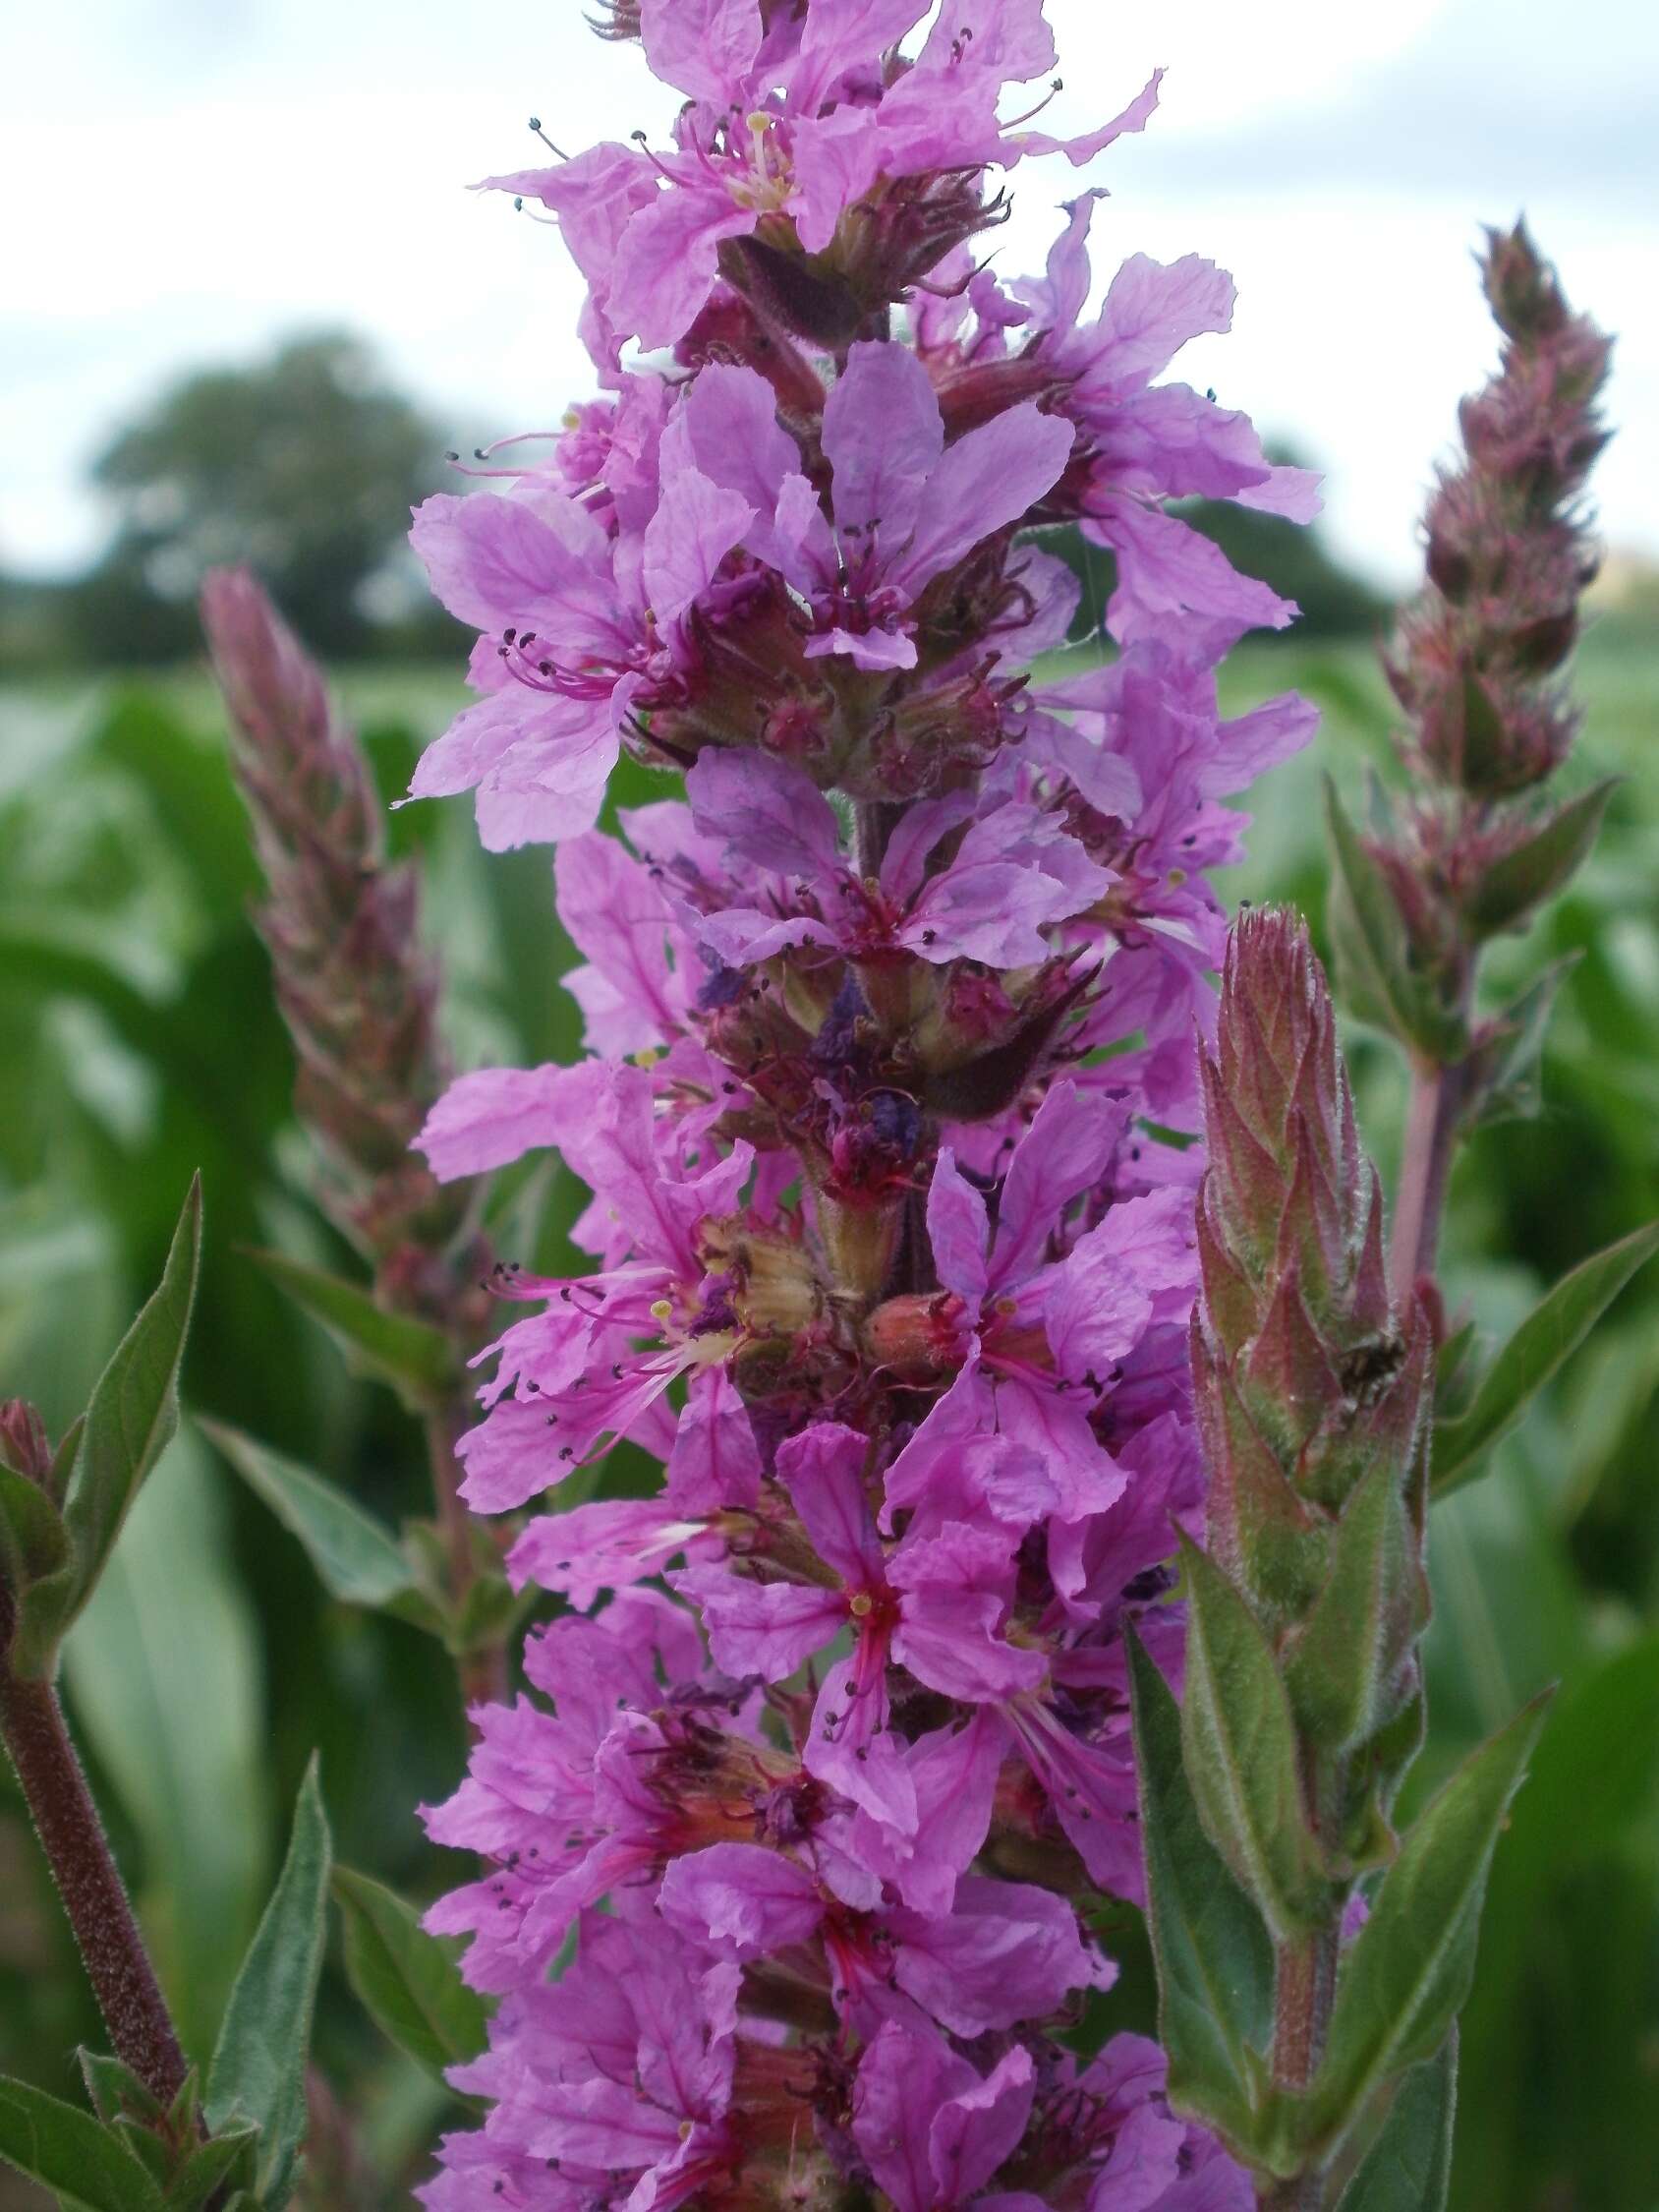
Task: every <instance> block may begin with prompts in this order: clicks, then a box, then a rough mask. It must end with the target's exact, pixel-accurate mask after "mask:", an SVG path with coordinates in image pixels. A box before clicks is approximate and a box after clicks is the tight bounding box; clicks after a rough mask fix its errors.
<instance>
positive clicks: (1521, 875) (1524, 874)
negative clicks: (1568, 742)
mask: <svg viewBox="0 0 1659 2212" xmlns="http://www.w3.org/2000/svg"><path fill="white" fill-rule="evenodd" d="M1618 785H1619V778H1618V777H1616V776H1610V777H1609V778H1608V779H1607V780H1606V782H1605V783H1601V784H1595V785H1592V786H1591V787H1590V788H1589V790H1587V791H1580V792H1579V794H1578V796H1577V797H1576V798H1574V799H1569V800H1568V802H1567V804H1566V805H1565V806H1559V807H1557V808H1556V810H1555V812H1554V813H1553V814H1552V815H1550V816H1549V818H1548V820H1547V821H1545V822H1544V823H1542V824H1541V825H1540V827H1539V828H1538V829H1536V830H1534V832H1533V833H1532V835H1531V836H1530V837H1529V838H1526V839H1525V840H1523V842H1522V843H1521V844H1517V845H1516V846H1514V847H1513V848H1512V849H1511V850H1510V851H1508V852H1506V853H1505V854H1504V856H1503V857H1502V859H1499V860H1495V861H1494V862H1493V863H1492V865H1491V866H1490V867H1489V868H1487V869H1486V870H1485V871H1484V872H1483V873H1482V875H1481V876H1480V878H1479V880H1478V881H1477V882H1476V883H1474V884H1473V885H1472V886H1471V887H1470V889H1469V891H1468V893H1467V895H1466V896H1465V897H1464V899H1463V901H1462V910H1463V914H1464V917H1465V919H1466V920H1467V922H1468V924H1469V927H1470V929H1471V930H1472V931H1473V933H1474V935H1475V936H1476V937H1491V936H1494V935H1496V933H1497V932H1498V931H1499V930H1501V929H1516V928H1518V927H1519V926H1520V924H1521V923H1522V922H1524V921H1525V919H1526V917H1527V915H1528V914H1530V913H1531V911H1532V909H1533V908H1534V906H1537V905H1539V904H1541V903H1542V902H1543V901H1544V900H1546V899H1548V898H1551V897H1552V896H1553V895H1554V894H1555V893H1556V892H1558V891H1559V890H1560V889H1561V887H1562V885H1563V884H1564V883H1566V882H1567V880H1568V878H1569V877H1570V876H1571V875H1573V872H1574V870H1575V869H1576V868H1577V867H1578V865H1579V863H1580V862H1581V861H1582V859H1583V858H1584V855H1585V854H1586V853H1587V852H1588V851H1589V849H1590V847H1591V845H1592V844H1594V843H1595V841H1596V833H1597V831H1598V830H1599V829H1600V828H1601V818H1602V816H1603V815H1604V814H1605V813H1606V812H1607V802H1608V800H1609V799H1610V798H1611V797H1612V796H1613V793H1614V791H1615V790H1616V789H1617V787H1618Z"/></svg>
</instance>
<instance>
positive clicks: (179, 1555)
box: [64, 1429, 269, 2053]
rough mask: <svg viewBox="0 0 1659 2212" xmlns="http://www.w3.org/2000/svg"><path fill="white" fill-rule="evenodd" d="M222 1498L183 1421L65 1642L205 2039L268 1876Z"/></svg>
mask: <svg viewBox="0 0 1659 2212" xmlns="http://www.w3.org/2000/svg"><path fill="white" fill-rule="evenodd" d="M225 1503H226V1500H225V1497H224V1495H223V1489H222V1484H219V1483H216V1482H215V1480H214V1472H213V1470H211V1469H210V1468H209V1466H208V1464H207V1455H206V1453H205V1452H204V1451H203V1450H202V1448H201V1446H200V1442H199V1441H198V1439H197V1438H196V1437H195V1436H194V1435H193V1434H191V1433H190V1432H189V1430H188V1429H187V1430H186V1431H185V1432H184V1433H183V1434H182V1435H179V1436H177V1437H175V1438H174V1440H173V1442H172V1444H171V1445H170V1446H169V1448H168V1450H167V1452H166V1453H165V1455H164V1456H163V1458H162V1461H161V1464H160V1466H159V1467H157V1468H156V1470H155V1472H154V1474H153V1475H152V1476H151V1477H150V1479H149V1481H148V1482H147V1483H146V1484H144V1486H143V1492H142V1494H141V1495H140V1498H139V1502H138V1504H137V1505H136V1506H135V1507H134V1508H133V1513H132V1517H131V1518H130V1520H129V1521H128V1523H127V1526H126V1528H125V1529H124V1530H123V1531H122V1535H121V1542H120V1543H119V1544H118V1545H117V1546H116V1549H115V1552H114V1554H113V1556H112V1557H111V1559H110V1562H109V1565H108V1567H107V1568H106V1569H105V1571H104V1575H103V1579H102V1581H101V1582H100V1583H99V1585H98V1588H97V1590H96V1592H95V1593H94V1595H93V1598H92V1601H91V1603H90V1604H89V1605H88V1606H87V1607H86V1611H85V1612H84V1613H83V1614H82V1616H81V1618H80V1619H79V1620H78V1621H77V1622H76V1624H75V1627H74V1629H73V1631H72V1632H71V1634H70V1636H69V1639H68V1641H67V1643H66V1644H65V1646H64V1668H65V1672H66V1674H67V1676H68V1682H69V1688H70V1691H71V1692H72V1694H73V1698H74V1704H75V1713H76V1718H77V1720H78V1722H79V1724H80V1727H81V1729H82V1730H83V1732H84V1734H85V1736H86V1741H87V1743H88V1744H89V1746H90V1748H91V1750H92V1751H93V1753H94V1754H95V1755H96V1758H97V1761H98V1764H99V1767H100V1769H101V1771H102V1773H103V1775H104V1776H105V1778H106V1781H107V1784H108V1787H109V1789H110V1791H111V1794H112V1797H113V1799H114V1800H115V1801H116V1803H118V1804H119V1807H120V1810H121V1812H122V1814H123V1816H124V1817H125V1820H126V1822H127V1823H128V1824H129V1826H130V1827H131V1829H132V1831H133V1832H134V1833H135V1834H136V1837H137V1840H138V1842H139V1844H140V1846H141V1850H140V1854H139V1856H140V1863H141V1864H142V1867H143V1887H142V1890H141V1892H140V1895H139V1898H138V1904H139V1909H140V1913H141V1915H142V1917H143V1925H144V1931H145V1934H146V1937H147V1939H148V1942H149V1945H150V1948H151V1950H152V1953H153V1955H154V1958H155V1964H156V1971H157V1972H158V1973H159V1975H160V1976H161V1984H162V1987H163V1989H164V1990H165V1991H166V1992H167V1996H168V1999H169V2002H170V2003H171V2005H172V2008H173V2013H174V2017H175V2019H176V2020H177V2022H178V2027H179V2033H180V2036H181V2037H182V2039H183V2041H184V2045H185V2048H186V2050H188V2051H201V2052H203V2053H205V2052H207V2051H209V2050H211V2048H212V2041H213V2035H214V2033H215V2031H216V2029H217V2027H218V2024H219V2020H220V2017H221V2015H222V2013H223V2011H224V2007H225V2001H226V1999H227V1998H228V1996H229V1994H230V1986H231V1983H232V1981H233V1980H234V1979H235V1975H236V1966H237V1961H238V1959H239V1958H240V1957H241V1955H242V1952H243V1950H244V1949H245V1947H246V1946H247V1943H248V1940H249V1937H250V1936H251V1934H252V1933H253V1930H254V1927H255V1924H256V1923H257V1919H258V1916H259V1911H260V1907H261V1906H262V1905H263V1903H264V1890H265V1885H266V1881H267V1879H268V1870H267V1864H266V1854H267V1804H268V1798H267V1785H266V1778H265V1776H266V1768H267V1764H268V1760H269V1750H268V1737H267V1723H266V1719H265V1714H264V1700H263V1696H262V1683H261V1679H260V1675H261V1654H260V1647H259V1639H258V1628H257V1620H256V1618H255V1615H254V1611H253V1607H252V1603H251V1601H250V1598H249V1595H248V1592H247V1590H246V1589H245V1587H244V1585H243V1582H242V1579H241V1577H240V1576H239V1575H238V1573H237V1571H236V1565H235V1561H234V1559H233V1558H232V1556H231V1544H230V1531H229V1528H228V1526H227V1522H228V1519H229V1516H228V1515H227V1513H226V1511H225Z"/></svg>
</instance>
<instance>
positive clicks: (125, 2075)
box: [75, 2048, 166, 2126]
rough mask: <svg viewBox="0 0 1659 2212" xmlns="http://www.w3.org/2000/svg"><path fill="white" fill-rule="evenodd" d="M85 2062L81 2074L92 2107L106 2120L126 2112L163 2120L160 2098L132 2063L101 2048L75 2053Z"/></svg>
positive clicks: (108, 2123) (111, 2122)
mask: <svg viewBox="0 0 1659 2212" xmlns="http://www.w3.org/2000/svg"><path fill="white" fill-rule="evenodd" d="M75 2056H76V2058H77V2060H78V2061H79V2063H80V2066H81V2078H82V2080H83V2081H85V2082H86V2095H87V2097H88V2099H89V2100H90V2102H91V2107H92V2110H93V2111H94V2112H95V2113H96V2114H97V2116H98V2118H99V2119H100V2120H101V2121H102V2122H103V2123H104V2125H105V2126H110V2125H113V2124H114V2123H115V2122H116V2121H117V2120H119V2119H121V2118H122V2116H123V2115H124V2114H127V2115H136V2116H137V2117H138V2118H140V2119H142V2120H145V2121H159V2120H162V2119H164V2118H165V2117H166V2115H165V2112H164V2110H163V2107H162V2105H161V2102H160V2100H159V2098H157V2097H154V2096H152V2095H151V2093H150V2091H149V2090H148V2089H146V2088H145V2086H144V2084H143V2082H142V2081H141V2080H140V2079H139V2077H138V2075H137V2074H136V2073H135V2072H134V2071H133V2069H132V2067H131V2066H126V2065H124V2064H123V2062H122V2061H121V2060H120V2059H113V2058H109V2057H106V2056H105V2055H104V2054H103V2053H102V2052H99V2051H88V2050H86V2049H85V2048H83V2049H82V2050H80V2051H78V2052H77V2053H76V2054H75Z"/></svg>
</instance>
